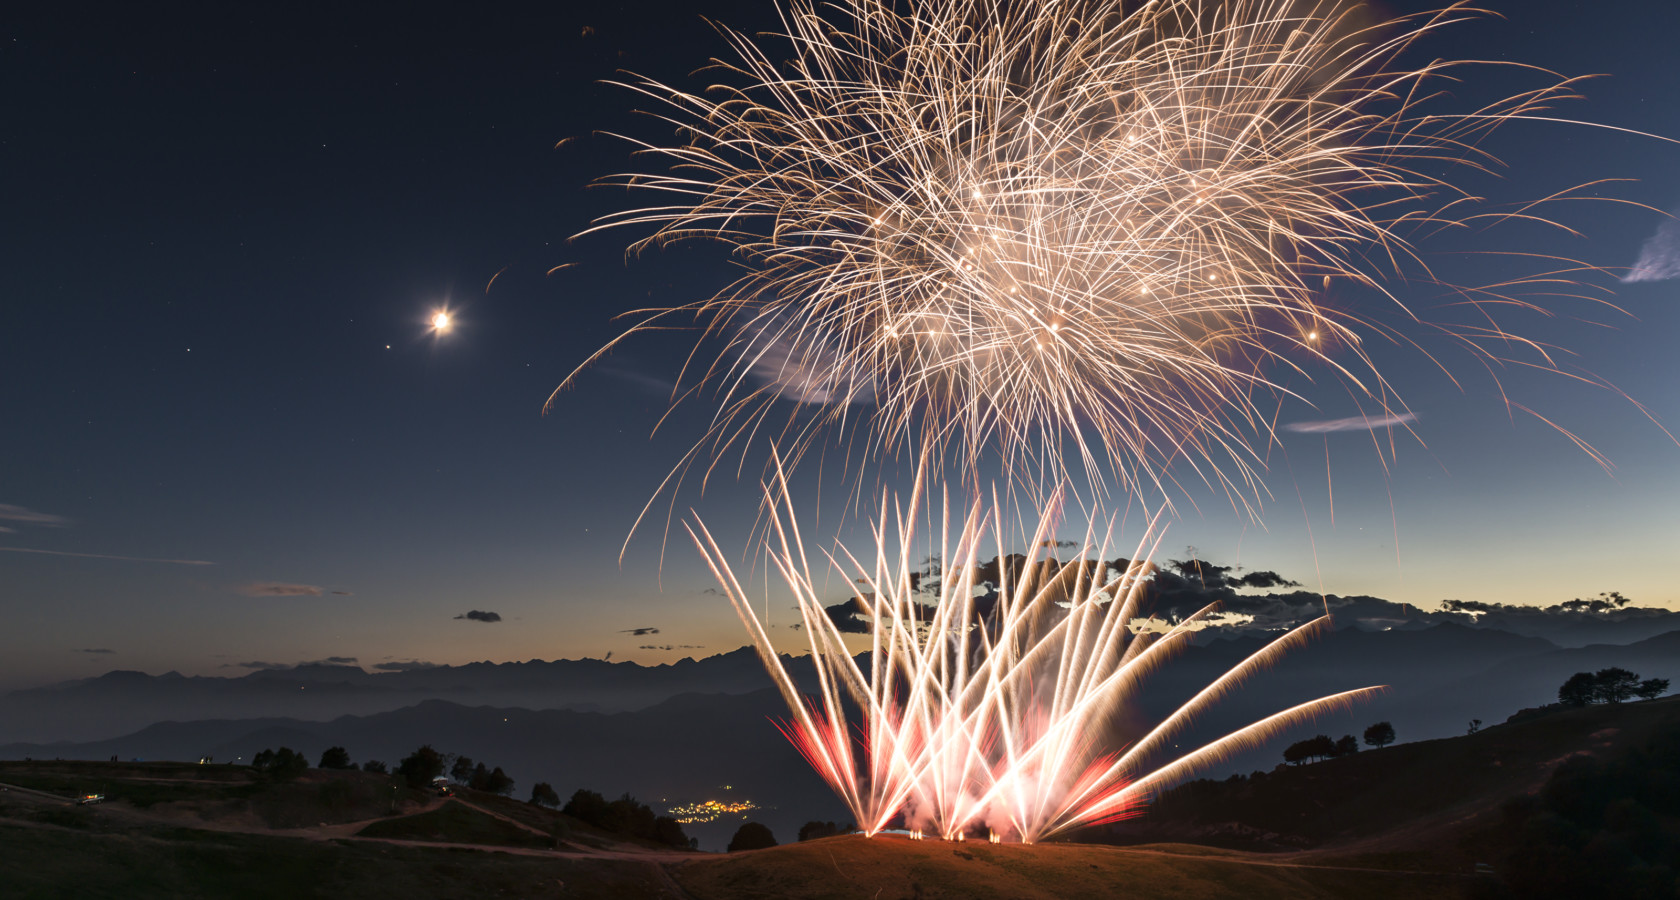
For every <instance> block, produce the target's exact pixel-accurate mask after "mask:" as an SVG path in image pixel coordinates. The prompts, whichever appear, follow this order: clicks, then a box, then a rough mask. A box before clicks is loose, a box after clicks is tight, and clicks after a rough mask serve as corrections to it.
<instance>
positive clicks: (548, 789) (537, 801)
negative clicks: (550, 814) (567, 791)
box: [531, 781, 560, 806]
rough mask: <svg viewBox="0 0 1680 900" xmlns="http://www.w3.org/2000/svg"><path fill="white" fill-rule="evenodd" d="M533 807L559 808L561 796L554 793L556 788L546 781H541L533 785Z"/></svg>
mask: <svg viewBox="0 0 1680 900" xmlns="http://www.w3.org/2000/svg"><path fill="white" fill-rule="evenodd" d="M531 805H532V806H559V805H560V795H559V794H556V793H555V792H554V786H553V785H551V784H549V783H548V782H546V781H539V782H537V783H536V784H533V785H531Z"/></svg>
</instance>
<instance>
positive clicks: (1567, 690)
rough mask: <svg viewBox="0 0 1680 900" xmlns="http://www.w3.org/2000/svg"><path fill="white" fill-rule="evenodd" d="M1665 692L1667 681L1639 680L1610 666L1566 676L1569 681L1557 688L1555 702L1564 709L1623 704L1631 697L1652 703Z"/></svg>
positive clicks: (1635, 676) (1634, 675) (1660, 679)
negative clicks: (1590, 705) (1596, 704)
mask: <svg viewBox="0 0 1680 900" xmlns="http://www.w3.org/2000/svg"><path fill="white" fill-rule="evenodd" d="M1667 691H1668V679H1667V678H1646V679H1641V678H1640V677H1639V676H1638V675H1636V674H1634V673H1632V672H1629V671H1628V670H1626V669H1621V668H1616V667H1614V666H1612V667H1611V668H1608V669H1599V670H1598V671H1597V672H1576V673H1575V674H1574V675H1571V676H1569V680H1568V681H1565V682H1564V683H1563V686H1562V687H1560V688H1558V702H1559V703H1562V704H1563V705H1564V706H1586V705H1588V704H1592V703H1622V702H1624V701H1627V700H1631V699H1633V698H1634V697H1638V698H1640V699H1641V700H1655V699H1657V698H1658V697H1661V696H1662V695H1663V694H1664V693H1666V692H1667Z"/></svg>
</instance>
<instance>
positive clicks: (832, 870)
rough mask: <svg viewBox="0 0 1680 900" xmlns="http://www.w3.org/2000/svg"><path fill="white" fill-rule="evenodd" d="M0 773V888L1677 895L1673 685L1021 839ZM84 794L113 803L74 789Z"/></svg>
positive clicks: (64, 772) (316, 777) (364, 785)
mask: <svg viewBox="0 0 1680 900" xmlns="http://www.w3.org/2000/svg"><path fill="white" fill-rule="evenodd" d="M0 785H4V790H0V898H5V900H13V898H38V897H39V898H48V897H64V898H101V897H110V898H123V900H146V898H165V897H168V898H177V897H179V898H213V897H214V898H220V897H238V898H268V897H273V898H303V897H320V898H340V897H342V898H386V897H389V898H405V900H413V898H434V897H435V898H445V897H449V898H453V897H547V898H553V897H579V898H626V900H638V898H677V900H725V898H758V897H763V898H787V900H830V898H832V900H842V898H848V900H849V898H871V900H899V898H906V900H916V898H976V900H987V898H997V900H1006V898H1007V900H1015V898H1019V900H1036V898H1047V900H1048V898H1078V897H1092V898H1099V897H1100V898H1108V897H1117V896H1124V897H1128V898H1139V900H1149V898H1163V900H1164V898H1233V900H1268V898H1280V900H1281V898H1342V897H1358V898H1372V900H1383V898H1426V897H1427V898H1436V897H1466V898H1473V900H1485V898H1511V897H1545V896H1610V895H1611V894H1605V893H1602V892H1601V893H1592V891H1595V890H1599V889H1604V890H1610V889H1614V891H1615V893H1614V895H1615V896H1630V897H1631V896H1640V897H1650V898H1666V897H1675V896H1680V894H1677V893H1676V888H1677V882H1676V880H1675V873H1674V872H1673V870H1672V869H1671V868H1668V867H1667V865H1668V864H1667V863H1666V860H1669V859H1673V858H1680V699H1669V700H1659V701H1654V702H1649V703H1640V704H1622V705H1619V706H1617V707H1593V708H1587V709H1580V710H1553V711H1548V712H1542V713H1534V714H1527V715H1524V716H1520V717H1513V720H1512V721H1511V722H1508V723H1506V724H1504V725H1500V726H1495V727H1492V728H1488V729H1485V730H1483V731H1482V732H1481V733H1479V734H1475V735H1469V736H1466V737H1462V738H1453V739H1450V740H1444V741H1429V742H1418V743H1416V744H1405V745H1399V746H1395V747H1389V748H1385V749H1383V750H1378V751H1367V752H1364V753H1361V754H1359V755H1358V756H1357V757H1355V758H1350V759H1340V760H1332V761H1329V762H1325V763H1320V764H1317V765H1311V766H1302V767H1292V768H1289V769H1285V770H1281V771H1276V772H1271V773H1267V775H1266V776H1264V777H1261V778H1254V777H1248V778H1239V779H1232V780H1229V781H1222V782H1202V783H1199V784H1196V785H1191V786H1186V787H1185V788H1183V789H1181V790H1180V791H1178V792H1175V794H1171V795H1169V796H1168V797H1167V798H1165V799H1164V800H1163V802H1161V803H1160V804H1159V805H1158V806H1157V808H1156V809H1154V810H1152V811H1151V812H1150V813H1149V814H1148V815H1146V816H1144V817H1143V818H1141V819H1140V820H1138V821H1136V822H1132V823H1128V824H1126V825H1124V826H1123V827H1122V828H1120V829H1110V830H1103V831H1091V832H1088V833H1086V834H1085V835H1082V836H1081V837H1082V838H1083V840H1082V841H1081V842H1059V843H1045V844H1039V845H1035V846H1022V845H1015V844H1004V845H993V844H987V843H984V842H966V843H947V842H942V841H911V840H909V839H906V838H901V837H892V836H882V837H876V838H872V839H866V838H862V837H859V836H845V837H838V838H828V839H824V840H819V841H811V842H807V843H802V844H793V845H786V846H782V847H776V848H772V849H769V850H761V851H752V852H746V853H736V854H728V855H722V854H702V853H693V852H688V851H678V850H672V849H669V848H661V847H658V846H655V845H653V844H650V843H647V842H641V841H636V840H628V839H623V838H619V837H616V836H614V835H610V834H606V833H604V832H600V831H598V830H596V829H593V828H591V827H589V826H588V825H586V824H584V823H582V822H579V821H577V820H575V819H571V818H570V817H567V816H564V815H562V814H560V813H558V812H555V811H553V810H548V809H540V808H537V807H534V806H530V805H529V804H524V803H519V802H516V801H512V800H509V799H507V798H504V797H498V796H494V795H489V794H481V793H477V792H472V791H464V792H462V795H461V796H458V797H455V798H448V799H445V798H439V797H436V796H431V795H429V794H427V793H425V792H420V791H411V790H409V789H407V788H405V787H402V786H401V785H400V784H397V783H395V782H394V781H393V780H392V779H390V778H389V777H386V776H380V775H374V774H370V773H362V772H327V771H320V770H311V771H309V772H306V773H305V774H304V775H303V776H302V777H301V778H299V779H297V780H295V781H288V782H272V781H268V780H265V779H264V778H262V777H261V776H259V775H258V774H257V773H255V772H253V771H252V770H250V769H248V768H245V767H239V766H197V765H189V764H183V763H87V762H59V761H40V762H0ZM91 792H98V793H102V794H105V795H106V797H107V798H108V799H107V800H106V802H104V803H100V804H96V805H78V804H76V803H75V802H74V798H75V797H77V796H79V795H81V794H84V793H91ZM1098 840H1101V841H1110V842H1116V841H1117V842H1125V843H1130V844H1131V846H1113V845H1104V844H1100V843H1095V841H1098ZM1548 842H1551V843H1548ZM1218 844H1223V845H1224V846H1214V845H1218ZM1595 854H1596V855H1595ZM1525 877H1526V879H1527V880H1525ZM1536 885H1538V887H1537V886H1536ZM1583 889H1585V890H1587V891H1588V893H1580V891H1581V890H1583Z"/></svg>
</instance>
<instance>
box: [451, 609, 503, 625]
mask: <svg viewBox="0 0 1680 900" xmlns="http://www.w3.org/2000/svg"><path fill="white" fill-rule="evenodd" d="M455 618H457V619H466V620H468V621H471V622H500V621H501V620H502V616H501V614H500V613H493V612H488V611H486V610H482V609H472V610H468V611H466V612H464V613H461V614H460V615H458V616H456V617H455Z"/></svg>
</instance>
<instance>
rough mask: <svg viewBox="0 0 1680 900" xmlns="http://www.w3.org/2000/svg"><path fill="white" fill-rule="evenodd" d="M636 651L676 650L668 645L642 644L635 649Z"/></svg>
mask: <svg viewBox="0 0 1680 900" xmlns="http://www.w3.org/2000/svg"><path fill="white" fill-rule="evenodd" d="M636 649H638V650H675V649H677V648H675V647H673V646H671V645H670V644H643V645H641V646H640V647H637V648H636Z"/></svg>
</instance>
